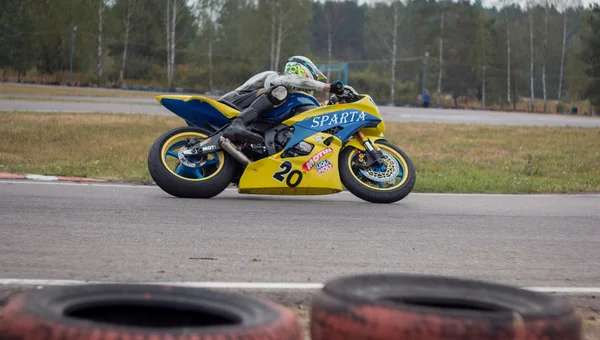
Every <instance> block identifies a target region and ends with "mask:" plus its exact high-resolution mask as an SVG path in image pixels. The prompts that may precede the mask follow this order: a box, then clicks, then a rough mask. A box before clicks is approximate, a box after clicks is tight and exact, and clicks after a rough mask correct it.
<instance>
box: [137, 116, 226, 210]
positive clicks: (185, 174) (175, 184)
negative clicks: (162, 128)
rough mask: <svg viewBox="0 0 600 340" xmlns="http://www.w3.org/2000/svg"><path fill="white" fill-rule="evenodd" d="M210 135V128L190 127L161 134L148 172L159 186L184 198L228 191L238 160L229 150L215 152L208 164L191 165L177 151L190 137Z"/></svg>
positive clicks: (212, 195) (156, 142)
mask: <svg viewBox="0 0 600 340" xmlns="http://www.w3.org/2000/svg"><path fill="white" fill-rule="evenodd" d="M209 135H210V131H209V130H206V129H203V128H199V127H192V126H186V127H178V128H174V129H172V130H170V131H167V132H165V133H164V134H163V135H162V136H160V137H158V138H157V139H156V141H155V142H154V143H153V144H152V147H151V148H150V151H149V152H148V171H149V172H150V176H151V177H152V179H153V180H154V182H155V183H156V185H158V186H159V187H160V188H161V189H162V190H163V191H165V192H166V193H168V194H170V195H173V196H175V197H181V198H211V197H214V196H216V195H218V194H220V193H221V192H222V191H223V190H225V189H226V188H227V186H229V183H231V180H232V178H233V175H234V173H235V170H236V161H235V159H233V158H232V157H231V156H230V155H229V154H228V153H226V152H225V151H222V150H220V151H217V152H214V153H211V154H209V155H207V159H206V162H205V164H204V165H202V166H198V167H189V166H186V165H184V164H182V163H181V162H180V161H179V158H178V155H177V151H176V150H175V149H177V148H180V147H182V146H185V142H186V139H187V138H193V137H195V138H197V139H199V140H204V139H206V138H207V137H208V136H209ZM187 160H188V161H190V162H194V161H196V160H194V159H187ZM170 163H174V166H173V165H171V164H170Z"/></svg>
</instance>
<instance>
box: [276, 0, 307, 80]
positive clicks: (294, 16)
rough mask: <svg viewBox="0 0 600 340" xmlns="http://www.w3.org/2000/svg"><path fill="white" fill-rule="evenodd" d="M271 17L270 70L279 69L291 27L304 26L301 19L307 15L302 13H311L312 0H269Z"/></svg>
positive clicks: (294, 28)
mask: <svg viewBox="0 0 600 340" xmlns="http://www.w3.org/2000/svg"><path fill="white" fill-rule="evenodd" d="M267 4H268V8H269V11H270V18H271V32H270V33H271V44H270V55H269V60H270V66H269V67H270V70H273V71H278V70H279V64H280V59H281V51H282V45H283V42H284V41H285V38H286V37H287V36H288V33H289V31H290V29H292V30H296V29H297V28H298V27H303V24H302V23H301V21H303V20H306V19H307V16H306V15H304V16H303V15H302V14H300V13H310V11H311V1H310V0H308V1H307V0H268V1H267Z"/></svg>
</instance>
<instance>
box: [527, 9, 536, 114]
mask: <svg viewBox="0 0 600 340" xmlns="http://www.w3.org/2000/svg"><path fill="white" fill-rule="evenodd" d="M534 1H535V0H527V8H528V11H529V49H530V58H529V66H530V68H529V84H530V86H531V112H533V111H534V105H535V94H534V91H533V11H534V9H535V2H534Z"/></svg>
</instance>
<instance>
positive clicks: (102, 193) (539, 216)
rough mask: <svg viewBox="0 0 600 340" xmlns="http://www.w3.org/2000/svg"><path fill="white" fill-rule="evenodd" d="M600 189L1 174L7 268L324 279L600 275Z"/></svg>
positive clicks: (537, 281) (102, 274)
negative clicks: (190, 192)
mask: <svg viewBox="0 0 600 340" xmlns="http://www.w3.org/2000/svg"><path fill="white" fill-rule="evenodd" d="M599 206H600V195H527V196H526V195H523V196H518V195H451V194H440V195H437V194H416V193H413V194H411V195H409V196H408V197H407V198H406V199H405V200H403V201H401V202H398V203H396V204H392V205H375V204H370V203H367V202H364V201H361V200H358V199H356V198H354V197H353V196H352V195H351V194H349V193H341V194H337V195H331V196H313V197H307V196H306V197H304V196H300V197H290V196H285V197H280V196H251V195H239V194H237V192H236V191H235V190H227V191H225V192H224V193H223V194H221V195H219V196H217V197H215V198H213V199H211V200H186V199H177V198H174V197H172V196H169V195H167V194H165V193H164V192H162V191H161V190H160V189H159V188H157V187H155V186H129V185H106V184H93V185H90V184H74V183H64V184H57V183H51V182H35V181H0V225H1V228H0V279H9V278H12V279H39V280H92V281H93V280H96V281H111V282H122V281H135V282H140V281H170V282H173V281H175V282H180V281H195V282H199V281H202V282H205V281H217V282H283V283H286V282H287V283H320V282H325V281H327V280H329V279H332V278H335V277H338V276H340V275H349V274H356V273H373V272H404V273H423V274H439V275H450V276H458V277H467V278H474V279H482V280H489V281H493V282H499V283H506V284H513V285H518V286H526V287H533V286H537V287H598V286H599V285H598V283H599V282H600V270H598V268H599V267H598V263H600V251H599V250H600V209H598V207H599Z"/></svg>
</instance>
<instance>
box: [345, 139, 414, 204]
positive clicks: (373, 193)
mask: <svg viewBox="0 0 600 340" xmlns="http://www.w3.org/2000/svg"><path fill="white" fill-rule="evenodd" d="M375 144H380V145H385V146H387V147H389V148H391V149H393V150H394V151H396V152H397V153H399V154H400V155H401V156H402V158H404V160H405V161H406V164H407V167H408V169H404V171H405V173H408V179H407V180H406V182H404V183H403V184H402V185H401V186H399V187H397V188H395V189H391V190H386V191H382V190H376V189H371V188H369V187H367V186H366V185H365V184H363V183H361V182H360V181H359V180H358V179H357V178H356V177H355V176H354V175H353V174H352V169H351V168H350V167H349V166H348V158H349V157H350V155H351V153H352V152H353V151H354V148H352V147H346V148H344V149H343V150H342V152H340V156H339V166H340V179H341V181H342V184H343V185H344V187H346V189H348V191H350V192H351V193H352V194H354V195H355V196H356V197H358V198H360V199H363V200H365V201H367V202H371V203H394V202H398V201H400V200H402V199H404V198H405V197H406V196H408V194H410V192H411V191H412V190H413V188H414V186H415V183H416V171H415V167H414V165H413V163H412V160H411V159H410V158H409V157H408V155H407V154H406V153H405V152H404V151H402V150H401V149H400V148H398V147H397V146H395V145H394V144H392V143H390V142H388V141H386V140H383V139H380V140H377V141H375Z"/></svg>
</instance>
